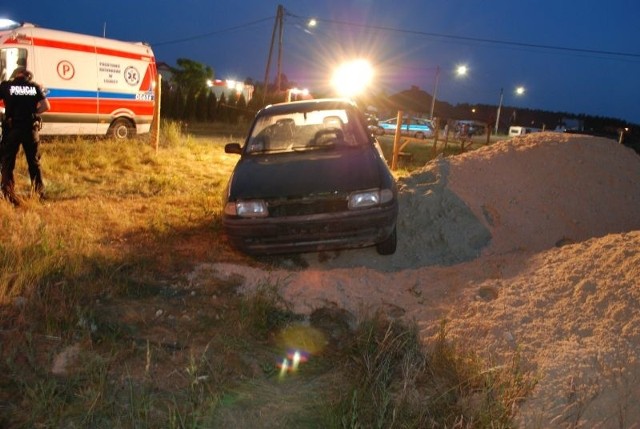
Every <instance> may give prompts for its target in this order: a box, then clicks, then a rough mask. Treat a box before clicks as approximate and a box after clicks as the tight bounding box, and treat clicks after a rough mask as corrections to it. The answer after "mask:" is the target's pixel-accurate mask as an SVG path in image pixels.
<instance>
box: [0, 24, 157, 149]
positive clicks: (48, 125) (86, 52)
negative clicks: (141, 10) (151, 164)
mask: <svg viewBox="0 0 640 429" xmlns="http://www.w3.org/2000/svg"><path fill="white" fill-rule="evenodd" d="M18 67H26V68H27V70H29V71H30V72H31V73H33V80H34V81H35V82H37V83H39V84H40V85H41V86H42V87H43V89H44V92H45V95H46V96H47V98H48V99H49V102H50V103H51V109H50V110H49V111H47V112H46V113H44V114H43V115H42V130H41V132H40V133H41V134H43V135H47V134H49V135H69V134H73V135H107V136H111V137H114V138H118V139H124V138H129V137H132V136H134V135H136V134H142V133H148V132H149V130H150V127H151V120H152V119H153V113H154V102H155V97H154V89H155V84H156V76H157V70H156V62H155V57H154V55H153V51H152V50H151V47H149V46H148V45H147V44H144V43H137V42H123V41H119V40H113V39H107V38H103V37H98V36H90V35H84V34H77V33H70V32H66V31H58V30H51V29H46V28H41V27H38V26H35V25H33V24H29V23H22V24H18V23H14V24H13V25H9V26H7V27H5V28H3V29H0V78H1V79H2V80H7V79H10V78H11V75H12V73H13V72H14V71H15V70H16V69H17V68H18ZM0 110H2V111H4V106H2V104H1V102H0Z"/></svg>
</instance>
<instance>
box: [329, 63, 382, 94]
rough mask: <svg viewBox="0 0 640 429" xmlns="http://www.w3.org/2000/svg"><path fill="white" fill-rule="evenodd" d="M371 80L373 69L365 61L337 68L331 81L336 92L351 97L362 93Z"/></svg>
mask: <svg viewBox="0 0 640 429" xmlns="http://www.w3.org/2000/svg"><path fill="white" fill-rule="evenodd" d="M372 78H373V68H372V67H371V64H370V63H369V62H368V61H366V60H355V61H352V62H349V63H345V64H342V65H341V66H340V67H338V68H337V69H336V70H335V72H334V74H333V77H332V79H331V83H332V84H333V87H334V88H335V90H336V92H337V93H338V94H340V95H342V96H345V97H352V96H355V95H357V94H359V93H360V92H362V91H363V90H364V89H365V88H366V87H367V86H368V85H369V84H370V83H371V79H372Z"/></svg>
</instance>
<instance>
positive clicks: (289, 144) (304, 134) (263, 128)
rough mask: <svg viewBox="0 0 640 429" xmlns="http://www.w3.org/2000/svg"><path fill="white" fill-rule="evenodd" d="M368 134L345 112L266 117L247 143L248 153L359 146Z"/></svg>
mask: <svg viewBox="0 0 640 429" xmlns="http://www.w3.org/2000/svg"><path fill="white" fill-rule="evenodd" d="M366 142H368V136H367V131H366V129H365V128H364V127H363V125H362V123H361V122H360V121H358V120H357V118H356V117H355V116H353V115H352V114H351V112H349V111H348V110H345V109H333V110H314V111H305V112H287V113H283V114H273V115H263V116H261V117H259V118H258V120H257V121H256V123H255V124H254V126H253V129H252V131H251V135H250V136H249V138H248V140H247V148H246V152H247V153H271V152H280V153H281V152H298V151H307V150H318V149H328V148H336V147H349V146H359V145H362V144H365V143H366Z"/></svg>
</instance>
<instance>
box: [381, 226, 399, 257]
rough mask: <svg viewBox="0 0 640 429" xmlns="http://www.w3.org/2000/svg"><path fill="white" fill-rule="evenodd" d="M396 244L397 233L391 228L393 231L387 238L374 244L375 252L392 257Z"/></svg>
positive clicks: (394, 228)
mask: <svg viewBox="0 0 640 429" xmlns="http://www.w3.org/2000/svg"><path fill="white" fill-rule="evenodd" d="M397 244H398V233H397V230H396V227H395V226H394V227H393V231H391V234H390V235H389V237H387V238H386V239H385V240H384V241H381V242H380V243H378V244H376V251H377V252H378V254H380V255H393V254H394V253H396V247H397Z"/></svg>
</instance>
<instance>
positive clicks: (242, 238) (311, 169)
mask: <svg viewBox="0 0 640 429" xmlns="http://www.w3.org/2000/svg"><path fill="white" fill-rule="evenodd" d="M225 152H227V153H237V154H240V160H239V161H238V163H237V165H236V166H235V169H234V171H233V173H232V175H231V178H230V180H229V183H228V186H227V190H226V195H225V206H224V215H223V226H224V231H225V233H226V235H227V237H228V238H229V241H230V243H231V244H232V245H233V246H234V247H236V248H238V249H239V250H242V251H244V252H246V253H250V254H274V253H294V252H309V251H319V250H325V249H338V248H349V247H365V246H376V249H377V251H378V253H380V254H383V255H387V254H392V253H394V252H395V250H396V219H397V215H398V198H397V190H396V184H395V180H394V178H393V176H392V174H391V172H390V171H389V168H388V167H387V164H386V162H385V159H384V157H383V156H382V151H381V150H380V146H379V145H378V142H377V141H376V140H375V138H373V137H372V136H371V135H370V133H369V132H368V131H367V122H366V119H365V117H364V115H363V114H362V113H361V112H360V110H359V109H358V108H357V107H356V105H355V104H354V103H352V102H350V101H347V100H342V99H321V100H308V101H297V102H292V103H282V104H276V105H272V106H268V107H266V108H264V109H262V110H261V111H260V112H258V114H257V115H256V117H255V119H254V122H253V124H252V125H251V128H250V131H249V135H248V137H247V139H246V141H245V143H244V145H243V146H240V144H239V143H229V144H227V145H226V146H225Z"/></svg>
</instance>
